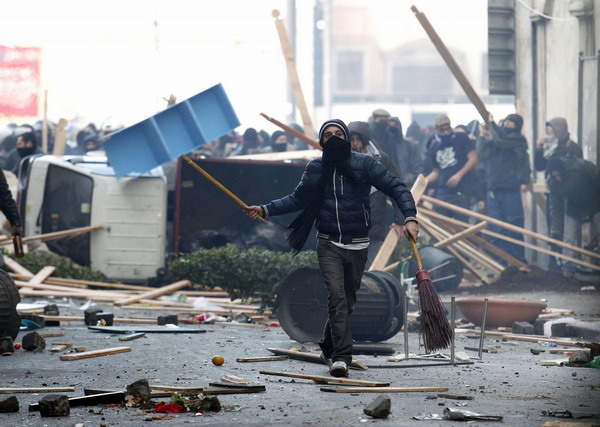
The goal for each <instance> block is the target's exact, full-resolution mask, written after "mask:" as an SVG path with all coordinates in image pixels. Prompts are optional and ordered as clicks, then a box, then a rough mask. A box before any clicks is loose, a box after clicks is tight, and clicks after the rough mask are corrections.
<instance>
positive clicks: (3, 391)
mask: <svg viewBox="0 0 600 427" xmlns="http://www.w3.org/2000/svg"><path fill="white" fill-rule="evenodd" d="M59 391H75V387H0V393H1V394H7V393H56V392H59Z"/></svg>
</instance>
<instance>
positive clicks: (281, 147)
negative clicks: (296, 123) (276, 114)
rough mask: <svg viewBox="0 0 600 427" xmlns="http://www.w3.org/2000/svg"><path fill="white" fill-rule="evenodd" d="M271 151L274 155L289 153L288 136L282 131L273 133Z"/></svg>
mask: <svg viewBox="0 0 600 427" xmlns="http://www.w3.org/2000/svg"><path fill="white" fill-rule="evenodd" d="M271 149H272V150H273V152H274V153H281V152H283V151H288V134H287V133H285V132H283V131H280V130H276V131H275V132H273V134H272V135H271Z"/></svg>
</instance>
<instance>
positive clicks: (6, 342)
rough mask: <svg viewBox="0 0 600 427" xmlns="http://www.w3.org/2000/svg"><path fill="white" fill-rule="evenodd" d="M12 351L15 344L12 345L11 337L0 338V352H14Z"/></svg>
mask: <svg viewBox="0 0 600 427" xmlns="http://www.w3.org/2000/svg"><path fill="white" fill-rule="evenodd" d="M14 352H15V346H14V343H13V339H12V337H2V338H0V354H4V353H14Z"/></svg>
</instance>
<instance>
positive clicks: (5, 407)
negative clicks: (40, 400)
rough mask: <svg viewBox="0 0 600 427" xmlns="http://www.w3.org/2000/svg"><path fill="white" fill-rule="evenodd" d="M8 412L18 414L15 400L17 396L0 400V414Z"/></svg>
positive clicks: (17, 402) (17, 403)
mask: <svg viewBox="0 0 600 427" xmlns="http://www.w3.org/2000/svg"><path fill="white" fill-rule="evenodd" d="M9 412H19V401H18V400H17V396H10V397H7V398H6V399H0V414H7V413H9Z"/></svg>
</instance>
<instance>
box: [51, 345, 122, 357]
mask: <svg viewBox="0 0 600 427" xmlns="http://www.w3.org/2000/svg"><path fill="white" fill-rule="evenodd" d="M130 351H131V347H112V348H103V349H101V350H92V351H84V352H83V353H77V354H65V355H63V356H60V360H80V359H89V358H92V357H102V356H110V355H111V354H119V353H128V352H130Z"/></svg>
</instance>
